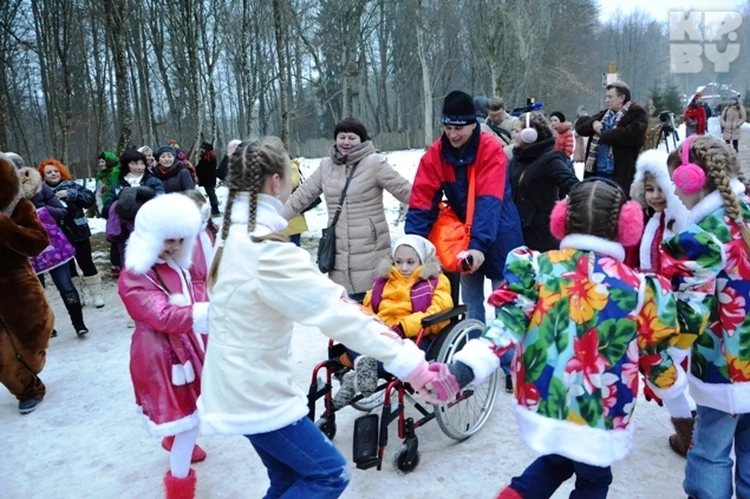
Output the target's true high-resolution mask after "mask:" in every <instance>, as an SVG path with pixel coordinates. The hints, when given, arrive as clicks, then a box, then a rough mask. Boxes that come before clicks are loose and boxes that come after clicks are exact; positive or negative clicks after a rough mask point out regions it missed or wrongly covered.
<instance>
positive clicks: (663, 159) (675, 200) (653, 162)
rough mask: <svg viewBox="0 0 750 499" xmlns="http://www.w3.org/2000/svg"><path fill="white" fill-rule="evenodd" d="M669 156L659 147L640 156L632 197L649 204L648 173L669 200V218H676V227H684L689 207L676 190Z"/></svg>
mask: <svg viewBox="0 0 750 499" xmlns="http://www.w3.org/2000/svg"><path fill="white" fill-rule="evenodd" d="M668 157H669V154H667V153H666V152H664V151H661V150H658V149H649V150H647V151H644V152H642V153H641V154H640V155H639V156H638V160H637V161H636V162H635V177H633V184H632V185H631V187H630V197H631V198H632V199H633V200H634V201H637V202H638V203H640V204H641V206H643V207H644V208H646V207H647V206H648V205H647V204H646V197H645V194H646V187H645V184H646V174H647V173H648V174H649V175H651V176H652V177H654V179H655V180H656V183H657V184H659V187H660V188H661V190H662V192H663V193H664V197H665V199H666V200H667V209H666V215H667V218H668V220H674V221H675V223H676V226H675V227H683V223H684V221H685V220H686V217H687V211H688V209H687V208H686V207H685V205H684V204H683V203H682V201H681V200H680V198H679V197H677V193H676V192H675V185H674V182H672V178H671V177H670V175H669V168H668V167H667V158H668Z"/></svg>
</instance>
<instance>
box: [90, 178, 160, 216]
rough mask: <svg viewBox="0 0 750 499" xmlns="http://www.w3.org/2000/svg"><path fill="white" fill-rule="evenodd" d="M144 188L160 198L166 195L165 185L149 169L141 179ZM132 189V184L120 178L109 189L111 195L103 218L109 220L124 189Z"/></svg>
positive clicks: (103, 211) (105, 206) (105, 205)
mask: <svg viewBox="0 0 750 499" xmlns="http://www.w3.org/2000/svg"><path fill="white" fill-rule="evenodd" d="M140 185H141V186H142V187H149V188H150V189H151V190H153V191H154V195H155V196H158V195H160V194H164V184H163V183H162V181H161V180H159V179H158V178H156V177H155V176H154V175H153V174H152V173H151V172H150V171H149V170H148V169H146V170H145V171H144V173H143V178H142V179H141V184H140ZM129 187H130V184H129V183H128V181H127V180H125V179H124V178H120V179H118V180H117V183H115V184H112V186H111V187H110V188H109V195H108V197H107V201H106V202H105V203H104V208H103V209H102V216H103V217H104V218H107V217H108V216H109V209H110V208H111V207H112V205H113V204H114V203H115V201H117V200H118V199H119V198H120V194H122V191H123V189H127V188H129Z"/></svg>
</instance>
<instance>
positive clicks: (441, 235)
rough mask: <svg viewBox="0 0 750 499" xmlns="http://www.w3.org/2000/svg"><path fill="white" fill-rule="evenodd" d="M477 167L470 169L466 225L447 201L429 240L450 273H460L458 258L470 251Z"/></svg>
mask: <svg viewBox="0 0 750 499" xmlns="http://www.w3.org/2000/svg"><path fill="white" fill-rule="evenodd" d="M475 180H476V173H475V167H474V166H470V167H469V196H468V199H467V201H466V202H467V206H466V223H465V224H464V223H462V222H461V220H460V219H459V218H458V216H457V215H456V212H455V211H453V209H452V208H451V207H450V206H449V205H448V203H446V202H445V201H441V202H440V206H439V209H440V213H439V214H438V217H437V220H435V223H434V224H433V225H432V230H431V231H430V235H429V236H427V239H429V240H430V242H431V243H432V244H434V245H435V252H436V254H437V257H438V259H439V260H440V263H441V264H442V266H443V268H444V269H445V270H446V271H448V272H459V271H460V270H461V261H460V260H459V259H458V258H456V257H457V256H458V254H459V253H461V252H462V251H466V250H468V249H469V241H470V240H471V223H472V222H473V221H474V202H475V197H476V182H475Z"/></svg>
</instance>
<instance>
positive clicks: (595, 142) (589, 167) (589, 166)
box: [586, 101, 633, 173]
mask: <svg viewBox="0 0 750 499" xmlns="http://www.w3.org/2000/svg"><path fill="white" fill-rule="evenodd" d="M632 102H633V101H628V102H626V103H625V105H624V106H622V107H621V108H620V110H619V111H617V114H615V124H614V126H613V127H612V128H613V129H614V128H617V125H618V124H619V123H620V120H621V119H622V117H623V115H624V114H625V113H627V112H628V109H630V104H631V103H632ZM611 117H612V110H611V109H607V112H606V113H604V116H602V119H601V122H602V123H605V122H606V121H607V120H608V119H610V118H611ZM599 139H600V136H599V134H596V133H595V134H594V135H592V136H591V139H589V142H590V143H591V147H589V156H588V158H586V172H587V173H594V164H595V163H596V153H597V152H598V151H599ZM609 154H610V155H611V154H612V148H611V147H610V151H609Z"/></svg>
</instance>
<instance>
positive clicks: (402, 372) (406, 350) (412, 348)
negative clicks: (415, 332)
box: [383, 340, 424, 380]
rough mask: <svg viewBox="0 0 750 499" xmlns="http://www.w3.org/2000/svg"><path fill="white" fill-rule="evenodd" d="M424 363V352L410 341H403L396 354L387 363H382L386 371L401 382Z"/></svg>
mask: <svg viewBox="0 0 750 499" xmlns="http://www.w3.org/2000/svg"><path fill="white" fill-rule="evenodd" d="M422 362H424V352H423V351H422V350H420V349H419V347H417V344H416V343H414V342H413V341H411V340H403V342H402V345H401V349H400V350H399V352H398V354H397V355H396V356H395V357H394V358H393V360H391V361H390V362H388V363H383V368H385V370H386V371H388V372H389V373H391V374H393V375H394V376H396V377H397V378H398V379H401V380H403V379H404V378H406V377H407V376H409V375H410V374H411V373H412V371H414V369H416V368H417V366H419V365H420V364H421V363H422Z"/></svg>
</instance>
